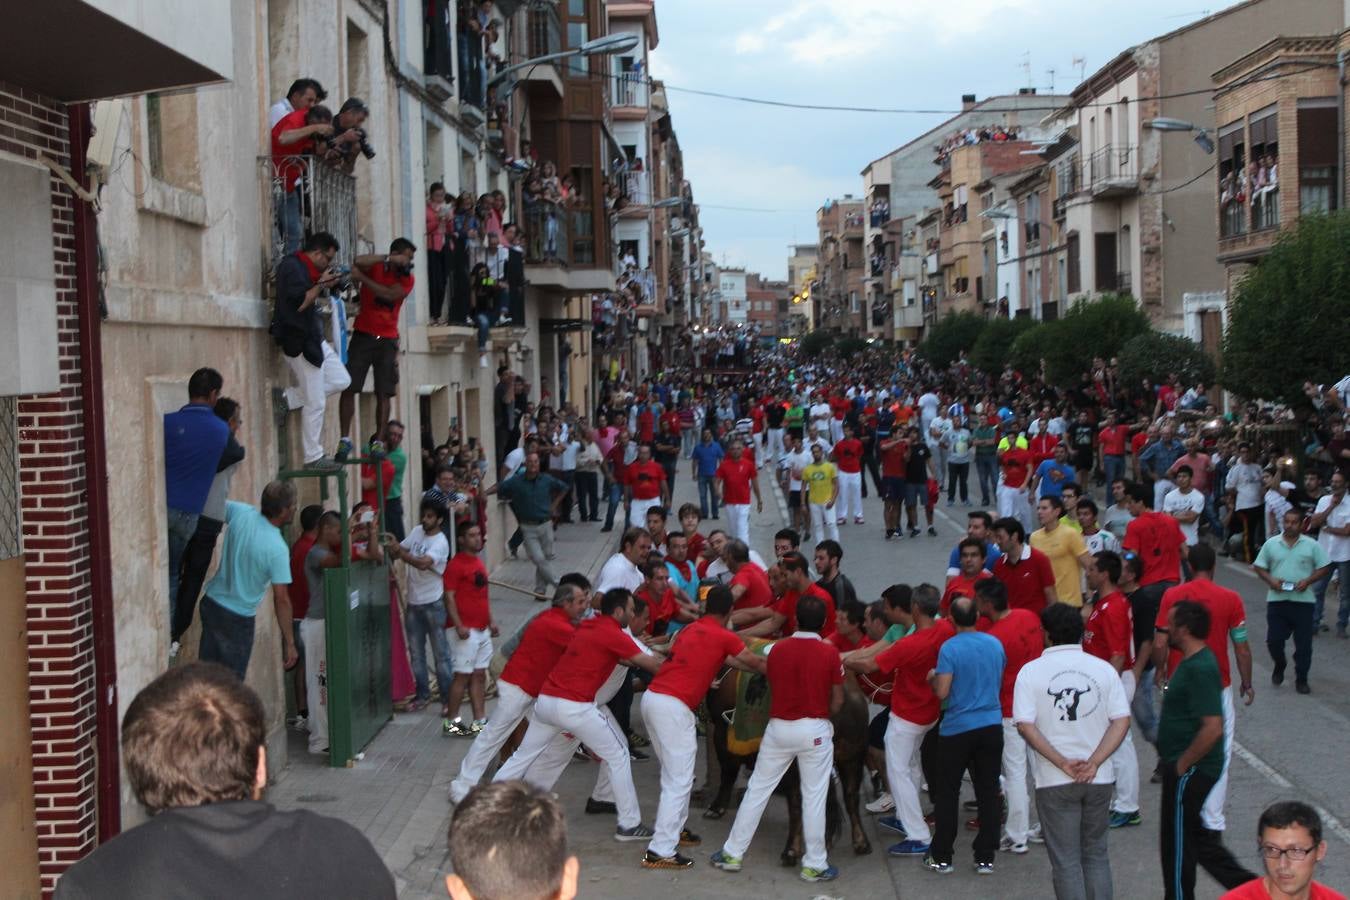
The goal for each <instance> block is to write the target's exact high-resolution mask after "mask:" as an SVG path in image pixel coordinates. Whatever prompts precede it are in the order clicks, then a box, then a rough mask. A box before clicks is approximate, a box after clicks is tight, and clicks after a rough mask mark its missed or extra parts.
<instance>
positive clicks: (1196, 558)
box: [1186, 544, 1219, 572]
mask: <svg viewBox="0 0 1350 900" xmlns="http://www.w3.org/2000/svg"><path fill="white" fill-rule="evenodd" d="M1186 559H1187V561H1188V562H1189V563H1190V564H1191V571H1192V572H1213V571H1214V566H1215V565H1217V564H1218V561H1219V558H1218V554H1216V553H1215V552H1214V548H1213V547H1211V546H1210V545H1209V544H1193V545H1191V547H1190V549H1189V550H1188V551H1187V553H1186Z"/></svg>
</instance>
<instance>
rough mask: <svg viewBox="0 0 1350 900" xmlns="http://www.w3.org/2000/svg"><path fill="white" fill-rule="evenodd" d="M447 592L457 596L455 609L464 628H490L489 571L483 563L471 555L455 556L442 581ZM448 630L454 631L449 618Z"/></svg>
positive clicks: (447, 566)
mask: <svg viewBox="0 0 1350 900" xmlns="http://www.w3.org/2000/svg"><path fill="white" fill-rule="evenodd" d="M442 582H443V583H444V584H445V589H446V591H448V592H450V593H453V594H454V595H455V609H457V610H458V611H459V623H460V624H461V625H463V626H464V627H465V628H487V627H488V624H489V623H490V622H491V621H492V613H491V611H490V609H489V606H488V571H487V566H485V565H483V561H482V560H481V559H479V558H478V557H477V556H476V555H474V554H472V553H456V554H455V555H454V556H452V557H450V561H449V562H448V563H446V564H445V575H444V577H443V578H442ZM445 627H446V628H454V627H455V623H454V622H452V621H451V620H450V619H449V617H447V618H446V620H445Z"/></svg>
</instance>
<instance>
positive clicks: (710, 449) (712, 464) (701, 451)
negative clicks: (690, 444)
mask: <svg viewBox="0 0 1350 900" xmlns="http://www.w3.org/2000/svg"><path fill="white" fill-rule="evenodd" d="M726 455H727V452H726V451H725V450H723V449H722V445H721V444H719V443H717V441H713V442H712V443H711V444H705V443H703V442H702V441H699V442H698V443H697V444H695V445H694V449H693V457H694V462H696V463H698V474H699V476H700V477H702V478H711V477H713V475H715V474H717V465H718V463H720V462H721V461H722V457H724V456H726Z"/></svg>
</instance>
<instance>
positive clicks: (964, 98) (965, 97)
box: [961, 94, 975, 112]
mask: <svg viewBox="0 0 1350 900" xmlns="http://www.w3.org/2000/svg"><path fill="white" fill-rule="evenodd" d="M974 107H975V95H974V94H962V95H961V111H962V112H965V111H966V110H969V109H973V108H974Z"/></svg>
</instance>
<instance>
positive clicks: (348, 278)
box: [328, 266, 352, 294]
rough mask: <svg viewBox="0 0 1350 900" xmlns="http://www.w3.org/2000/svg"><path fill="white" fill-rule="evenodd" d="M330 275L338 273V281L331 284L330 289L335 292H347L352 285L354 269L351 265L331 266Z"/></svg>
mask: <svg viewBox="0 0 1350 900" xmlns="http://www.w3.org/2000/svg"><path fill="white" fill-rule="evenodd" d="M328 274H329V275H336V276H337V281H335V282H333V283H332V284H331V285H329V290H330V291H332V292H333V293H334V294H341V293H345V292H346V291H349V290H351V287H352V269H351V266H329V268H328Z"/></svg>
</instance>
